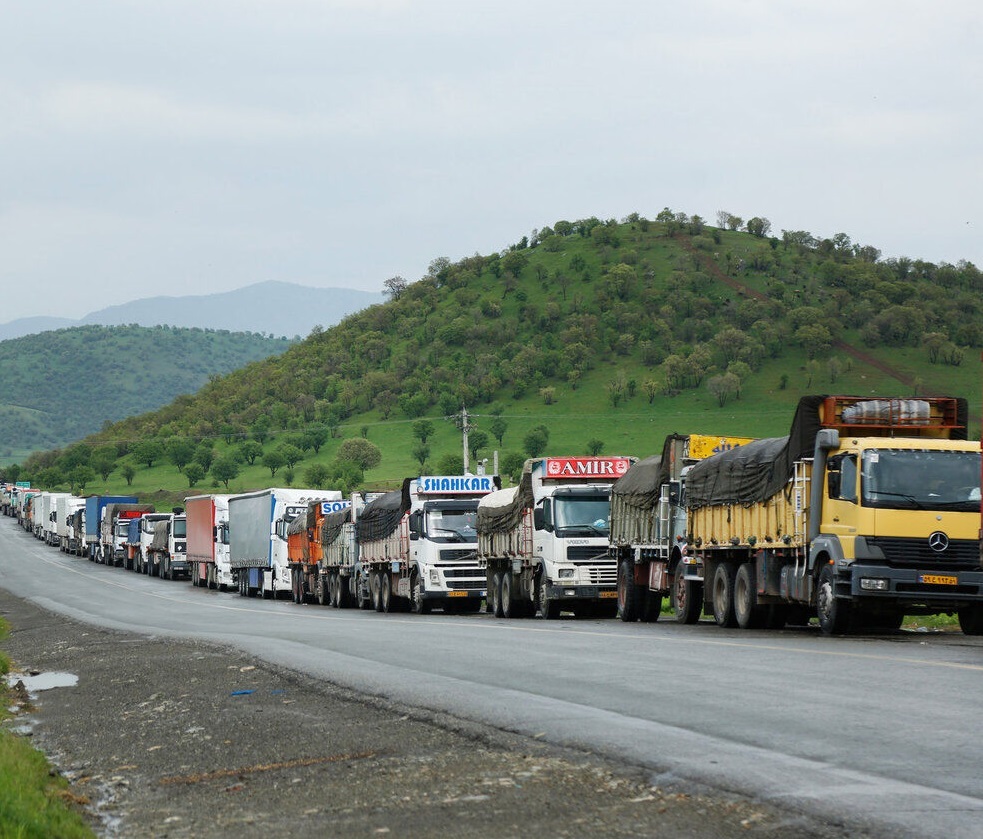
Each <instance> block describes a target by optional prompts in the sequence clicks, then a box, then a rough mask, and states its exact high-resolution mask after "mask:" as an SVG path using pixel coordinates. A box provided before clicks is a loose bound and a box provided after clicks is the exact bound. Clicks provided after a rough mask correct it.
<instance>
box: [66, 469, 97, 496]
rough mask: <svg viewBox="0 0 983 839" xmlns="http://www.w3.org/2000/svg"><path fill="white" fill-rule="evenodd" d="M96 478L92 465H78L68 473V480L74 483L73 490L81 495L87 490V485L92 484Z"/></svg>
mask: <svg viewBox="0 0 983 839" xmlns="http://www.w3.org/2000/svg"><path fill="white" fill-rule="evenodd" d="M95 478H96V473H95V471H94V470H93V468H92V467H91V466H84V465H81V464H80V465H78V466H76V467H75V468H74V469H73V470H72V471H71V472H69V473H68V480H69V482H70V483H71V485H72V492H74V493H75V494H76V495H81V494H82V493H83V492H85V487H86V486H87V485H88V484H91V483H92V482H93V481H94V480H95Z"/></svg>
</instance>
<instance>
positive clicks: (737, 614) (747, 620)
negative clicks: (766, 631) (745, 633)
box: [734, 562, 768, 629]
mask: <svg viewBox="0 0 983 839" xmlns="http://www.w3.org/2000/svg"><path fill="white" fill-rule="evenodd" d="M767 616H768V614H767V607H766V606H759V605H758V587H757V584H756V581H755V574H754V570H753V568H752V566H751V563H750V562H744V563H741V566H740V568H738V569H737V574H736V576H735V577H734V620H736V621H737V625H738V626H739V627H740V628H741V629H760V628H761V627H762V626H763V625H764V622H765V618H767Z"/></svg>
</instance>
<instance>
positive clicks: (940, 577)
mask: <svg viewBox="0 0 983 839" xmlns="http://www.w3.org/2000/svg"><path fill="white" fill-rule="evenodd" d="M918 582H920V583H922V584H923V585H926V586H954V585H958V584H959V578H958V577H956V576H954V575H952V574H919V575H918Z"/></svg>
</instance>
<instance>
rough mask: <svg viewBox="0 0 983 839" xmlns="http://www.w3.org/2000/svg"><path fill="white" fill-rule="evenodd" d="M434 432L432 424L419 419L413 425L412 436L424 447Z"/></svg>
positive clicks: (426, 420)
mask: <svg viewBox="0 0 983 839" xmlns="http://www.w3.org/2000/svg"><path fill="white" fill-rule="evenodd" d="M435 430H436V428H435V427H434V424H433V423H432V422H431V421H430V420H428V419H420V420H417V421H416V422H414V423H413V436H414V437H416V439H417V440H419V441H420V442H421V443H423V444H424V445H426V443H427V440H429V439H430V438H431V437H432V436H433V433H434V431H435Z"/></svg>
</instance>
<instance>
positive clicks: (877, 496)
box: [870, 490, 925, 510]
mask: <svg viewBox="0 0 983 839" xmlns="http://www.w3.org/2000/svg"><path fill="white" fill-rule="evenodd" d="M885 495H890V496H891V497H892V498H903V499H904V500H905V501H907V502H908V503H910V504H911V506H912V507H914V508H915V509H916V510H924V509H925V506H924V505H923V504H922V503H921V502H920V501H919V500H918V499H917V498H915V496H913V495H908V493H906V492H884V491H882V490H877V491H876V492H872V493H871V496H872V497H871V499H870V500H871V501H874V502H875V503H876V502H877V501H879V500H880V498H881V496H885Z"/></svg>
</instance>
